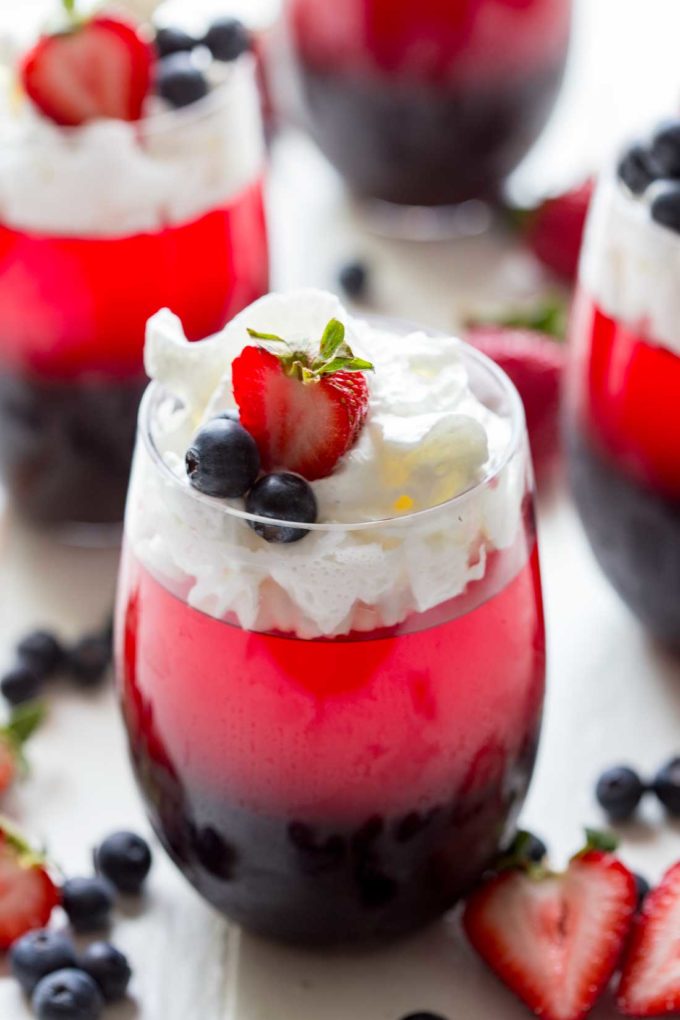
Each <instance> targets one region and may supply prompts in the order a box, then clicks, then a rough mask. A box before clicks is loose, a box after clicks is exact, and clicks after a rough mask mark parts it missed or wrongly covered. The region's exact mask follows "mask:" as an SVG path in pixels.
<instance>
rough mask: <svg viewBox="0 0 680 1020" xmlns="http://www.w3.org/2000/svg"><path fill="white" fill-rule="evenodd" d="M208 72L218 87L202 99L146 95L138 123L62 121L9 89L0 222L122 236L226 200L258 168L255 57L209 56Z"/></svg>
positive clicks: (182, 219)
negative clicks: (165, 104)
mask: <svg viewBox="0 0 680 1020" xmlns="http://www.w3.org/2000/svg"><path fill="white" fill-rule="evenodd" d="M209 76H210V77H211V81H212V84H213V86H214V87H213V90H212V91H211V93H210V94H209V95H208V96H206V97H205V99H202V100H200V101H199V102H197V103H194V104H193V105H192V106H190V107H185V108H184V109H181V110H167V109H163V108H162V106H161V104H160V102H159V101H157V100H154V99H150V100H149V104H148V106H149V108H148V110H147V115H146V116H145V117H144V118H143V119H142V121H140V122H139V123H138V124H130V123H127V122H125V121H118V120H101V121H95V122H93V123H91V124H86V125H84V126H83V127H81V128H71V129H63V128H60V127H58V126H57V125H56V124H54V123H53V122H52V121H50V120H49V119H48V118H46V117H43V116H41V115H40V113H39V111H37V110H36V109H35V108H34V107H33V105H32V104H31V103H30V102H29V101H28V100H21V101H17V102H14V101H11V100H8V99H7V98H6V101H5V103H4V105H3V109H2V124H1V126H0V221H1V222H2V223H4V224H5V225H7V226H10V227H14V228H16V229H19V230H29V231H34V232H37V233H50V234H57V235H65V236H81V237H119V236H126V235H130V234H136V233H143V232H147V231H156V230H160V229H162V228H163V227H165V226H168V225H173V224H181V223H187V222H190V221H191V220H193V219H197V218H198V217H199V216H201V215H203V214H205V213H207V212H208V211H210V210H211V209H214V208H216V207H218V206H221V205H225V204H228V203H229V201H230V200H231V199H233V198H235V197H236V196H237V195H238V193H239V192H240V191H242V190H243V189H244V188H246V187H247V186H248V185H249V184H250V183H251V182H253V181H254V180H255V179H256V178H257V176H258V174H259V173H260V172H261V169H262V162H263V151H264V150H263V140H262V132H261V124H260V110H259V96H258V91H257V85H256V82H255V62H254V58H253V57H252V55H251V54H244V55H243V56H242V57H240V58H239V59H238V60H236V61H234V62H233V63H232V64H219V63H218V62H214V63H212V64H211V65H210V69H209ZM5 84H6V85H7V84H8V83H5Z"/></svg>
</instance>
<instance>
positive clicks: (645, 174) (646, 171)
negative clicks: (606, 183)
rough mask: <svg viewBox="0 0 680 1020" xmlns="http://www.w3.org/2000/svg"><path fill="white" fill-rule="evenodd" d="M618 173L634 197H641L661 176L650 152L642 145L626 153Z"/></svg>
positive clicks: (620, 162)
mask: <svg viewBox="0 0 680 1020" xmlns="http://www.w3.org/2000/svg"><path fill="white" fill-rule="evenodd" d="M617 173H618V175H619V177H620V179H621V180H622V181H623V183H624V184H625V185H626V186H627V187H628V188H630V190H631V191H632V192H633V194H634V195H641V194H642V193H643V192H644V191H646V190H647V188H648V187H649V185H650V184H651V183H652V181H655V180H656V179H657V177H658V176H659V173H658V169H657V168H656V167H655V166H654V163H653V162H652V158H651V156H650V153H649V150H648V149H645V148H644V146H642V145H633V146H632V148H630V149H628V151H627V152H626V153H624V155H623V156H622V157H621V159H620V161H619V165H618V167H617Z"/></svg>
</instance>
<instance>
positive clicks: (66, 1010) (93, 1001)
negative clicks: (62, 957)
mask: <svg viewBox="0 0 680 1020" xmlns="http://www.w3.org/2000/svg"><path fill="white" fill-rule="evenodd" d="M32 1006H33V1011H34V1012H35V1015H36V1016H37V1017H38V1020H99V1017H100V1016H101V1014H102V1010H103V1009H104V1000H103V998H102V995H101V992H100V991H99V988H98V987H97V984H96V982H95V981H93V980H92V978H91V977H90V975H89V974H86V973H85V972H84V971H82V970H76V969H75V968H73V967H68V968H65V969H63V970H57V971H55V972H54V974H48V976H47V977H44V978H43V979H42V981H41V982H40V983H39V984H38V986H37V987H36V989H35V991H34V992H33V999H32Z"/></svg>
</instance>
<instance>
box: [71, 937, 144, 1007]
mask: <svg viewBox="0 0 680 1020" xmlns="http://www.w3.org/2000/svg"><path fill="white" fill-rule="evenodd" d="M80 967H81V970H84V971H85V973H86V974H89V975H90V977H91V978H92V979H93V981H96V983H97V985H98V986H99V989H100V991H101V993H102V995H103V996H104V998H105V999H106V1000H107V1002H115V1001H116V999H122V998H123V996H124V995H125V993H126V991H127V987H128V985H129V984H130V978H131V977H132V970H131V968H130V964H129V963H128V962H127V959H126V958H125V956H123V954H122V953H121V952H120V950H118V949H116V947H115V946H112V945H111V944H110V943H109V942H93V943H92V945H90V946H88V947H87V949H86V950H85V952H84V953H83V955H82V956H81V958H80Z"/></svg>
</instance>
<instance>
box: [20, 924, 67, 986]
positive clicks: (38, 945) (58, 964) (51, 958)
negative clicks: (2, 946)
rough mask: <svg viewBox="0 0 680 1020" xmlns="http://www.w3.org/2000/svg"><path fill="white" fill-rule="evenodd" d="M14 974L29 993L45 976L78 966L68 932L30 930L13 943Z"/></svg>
mask: <svg viewBox="0 0 680 1020" xmlns="http://www.w3.org/2000/svg"><path fill="white" fill-rule="evenodd" d="M9 963H10V968H11V971H12V974H13V975H14V977H15V978H16V979H17V981H18V982H19V984H20V985H21V987H22V989H23V990H24V992H25V993H26V995H31V993H32V992H33V989H34V988H35V986H36V985H37V984H38V982H39V981H41V980H42V979H43V978H44V977H47V975H48V974H52V973H53V972H54V971H55V970H63V969H64V968H65V967H76V966H77V965H78V964H77V959H76V951H75V948H74V946H73V943H72V942H71V940H70V939H68V938H66V936H65V935H62V934H60V933H59V932H53V931H44V930H42V929H41V930H40V931H30V932H28V934H27V935H23V936H22V937H21V938H20V939H17V941H16V942H15V943H14V944H13V945H12V948H11V949H10V951H9Z"/></svg>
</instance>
